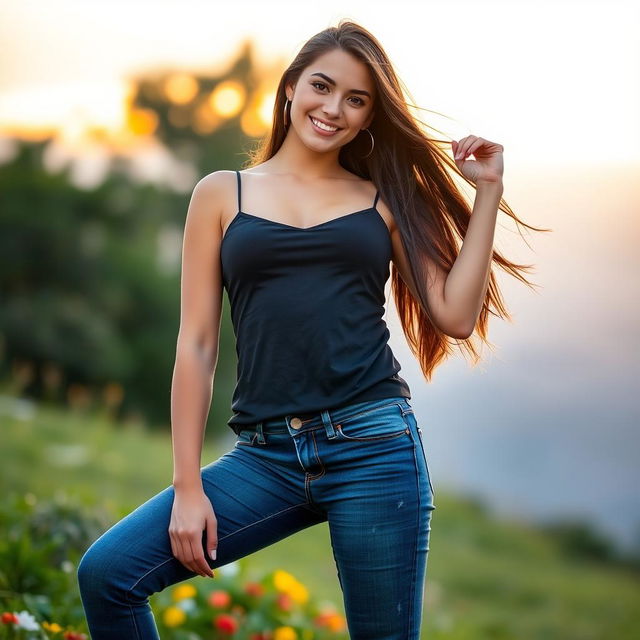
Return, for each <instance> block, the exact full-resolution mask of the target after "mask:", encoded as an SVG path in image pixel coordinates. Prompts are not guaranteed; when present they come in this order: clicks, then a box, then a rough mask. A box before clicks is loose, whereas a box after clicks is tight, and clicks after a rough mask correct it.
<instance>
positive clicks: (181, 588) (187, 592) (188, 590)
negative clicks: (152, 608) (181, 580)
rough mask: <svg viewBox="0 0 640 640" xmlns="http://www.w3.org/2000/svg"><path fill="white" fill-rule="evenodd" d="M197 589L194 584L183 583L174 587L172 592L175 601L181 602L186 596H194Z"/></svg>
mask: <svg viewBox="0 0 640 640" xmlns="http://www.w3.org/2000/svg"><path fill="white" fill-rule="evenodd" d="M196 593H198V592H197V590H196V588H195V587H194V586H193V585H192V584H181V585H178V586H177V587H175V588H174V589H173V591H172V592H171V594H172V596H173V601H174V602H180V600H184V599H185V598H193V597H194V596H195V595H196Z"/></svg>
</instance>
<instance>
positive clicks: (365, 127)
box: [362, 111, 376, 129]
mask: <svg viewBox="0 0 640 640" xmlns="http://www.w3.org/2000/svg"><path fill="white" fill-rule="evenodd" d="M375 115H376V112H375V111H372V112H371V114H370V115H369V117H368V118H367V124H366V126H364V127H362V128H363V129H368V128H369V126H371V123H372V122H373V117H374V116H375Z"/></svg>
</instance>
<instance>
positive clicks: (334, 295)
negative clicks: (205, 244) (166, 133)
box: [220, 171, 411, 433]
mask: <svg viewBox="0 0 640 640" xmlns="http://www.w3.org/2000/svg"><path fill="white" fill-rule="evenodd" d="M236 175H237V182H238V212H237V213H236V215H235V217H234V218H233V220H232V221H231V223H230V224H229V226H228V227H227V230H226V232H225V234H224V237H223V238H222V243H221V247H220V261H221V268H222V280H223V285H224V288H225V290H226V291H227V294H228V296H229V303H230V309H231V319H232V322H233V329H234V334H235V338H236V354H237V356H238V364H237V382H236V386H235V389H234V392H233V398H232V403H231V409H232V411H233V415H232V416H231V417H230V418H229V420H228V422H227V424H228V426H229V427H230V428H231V429H232V430H233V431H235V432H236V433H238V432H239V431H240V430H241V429H243V428H247V426H249V425H253V424H255V423H257V422H259V421H266V420H267V419H269V418H278V417H283V416H285V415H292V416H301V415H307V414H312V413H316V412H320V411H322V410H324V409H334V408H339V407H341V406H343V405H346V404H353V403H356V402H364V401H366V400H378V399H382V398H387V397H394V396H403V397H405V398H411V392H410V390H409V386H408V385H407V383H406V381H405V380H404V379H403V378H401V377H400V376H399V375H398V372H399V371H400V369H401V367H400V364H399V363H398V361H397V360H396V358H395V357H394V355H393V353H392V350H391V347H390V346H389V345H388V339H389V330H388V328H387V325H386V323H385V321H384V319H383V315H384V303H385V295H384V286H385V283H386V281H387V280H388V278H389V263H390V261H391V257H392V247H391V238H390V236H389V231H388V229H387V225H386V223H385V221H384V220H383V218H382V217H381V215H380V214H379V212H378V210H377V209H376V203H377V202H378V197H379V195H380V194H379V191H377V192H376V196H375V199H374V201H373V205H372V206H371V207H368V208H366V209H362V210H360V211H354V212H352V213H347V214H344V215H341V216H339V217H337V218H333V219H332V220H328V221H326V222H322V223H320V224H316V225H313V226H311V227H306V228H301V227H295V226H292V225H288V224H285V223H282V222H276V221H273V220H268V219H266V218H262V217H260V216H257V215H253V214H251V213H246V212H244V211H242V189H241V179H240V172H239V171H236Z"/></svg>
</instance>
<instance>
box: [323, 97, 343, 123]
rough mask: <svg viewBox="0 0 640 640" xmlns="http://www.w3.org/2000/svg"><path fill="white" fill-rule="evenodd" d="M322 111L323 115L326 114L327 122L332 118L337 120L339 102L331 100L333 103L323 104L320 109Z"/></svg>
mask: <svg viewBox="0 0 640 640" xmlns="http://www.w3.org/2000/svg"><path fill="white" fill-rule="evenodd" d="M322 111H323V113H326V114H327V120H329V119H331V118H333V119H335V120H337V119H338V118H339V117H340V101H339V99H338V100H333V101H330V102H329V101H328V102H325V103H324V105H323V107H322Z"/></svg>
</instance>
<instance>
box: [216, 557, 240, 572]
mask: <svg viewBox="0 0 640 640" xmlns="http://www.w3.org/2000/svg"><path fill="white" fill-rule="evenodd" d="M216 571H219V572H220V573H221V574H223V575H225V576H235V575H237V574H238V572H239V571H240V564H239V563H238V561H237V560H234V561H233V562H230V563H229V564H225V565H223V566H221V567H218V568H217V569H216Z"/></svg>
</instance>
